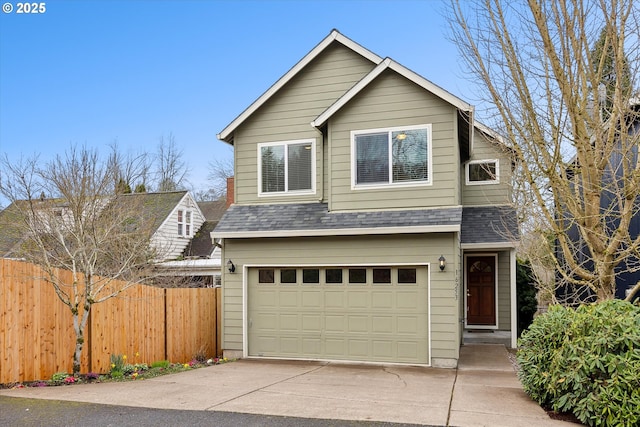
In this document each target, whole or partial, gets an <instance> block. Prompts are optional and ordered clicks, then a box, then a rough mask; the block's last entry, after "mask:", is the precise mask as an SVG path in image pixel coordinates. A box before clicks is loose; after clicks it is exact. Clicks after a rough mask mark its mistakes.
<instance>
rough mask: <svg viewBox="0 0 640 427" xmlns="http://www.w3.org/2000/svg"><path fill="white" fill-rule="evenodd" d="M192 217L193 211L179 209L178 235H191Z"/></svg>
mask: <svg viewBox="0 0 640 427" xmlns="http://www.w3.org/2000/svg"><path fill="white" fill-rule="evenodd" d="M192 218H193V214H192V212H191V211H187V210H183V209H178V236H185V237H190V236H191V233H192V229H193V228H192Z"/></svg>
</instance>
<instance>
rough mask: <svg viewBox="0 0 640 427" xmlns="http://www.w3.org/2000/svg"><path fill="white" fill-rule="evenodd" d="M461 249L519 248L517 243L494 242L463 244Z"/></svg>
mask: <svg viewBox="0 0 640 427" xmlns="http://www.w3.org/2000/svg"><path fill="white" fill-rule="evenodd" d="M460 247H461V248H462V249H465V250H484V249H513V248H517V247H518V243H517V242H493V243H462V244H460Z"/></svg>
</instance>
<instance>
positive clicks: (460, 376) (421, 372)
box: [0, 345, 571, 427]
mask: <svg viewBox="0 0 640 427" xmlns="http://www.w3.org/2000/svg"><path fill="white" fill-rule="evenodd" d="M0 395H5V396H14V397H28V398H36V399H54V400H71V401H77V402H90V403H101V404H112V405H123V406H134V407H146V408H162V409H182V410H208V411H225V412H242V413H251V414H265V415H281V416H289V417H302V418H324V419H338V420H369V421H384V422H394V423H406V424H423V425H437V426H444V425H454V426H483V425H491V426H511V427H517V426H526V427H529V426H531V425H536V426H544V425H549V426H561V425H565V426H566V425H571V424H569V423H563V422H559V421H552V420H550V419H549V418H548V417H547V415H546V414H545V412H544V411H543V410H542V409H540V407H539V406H538V405H537V404H536V403H534V402H532V401H531V400H530V399H529V398H528V397H527V396H526V395H525V394H524V392H523V391H522V389H521V387H520V384H519V382H518V380H517V378H516V375H515V371H514V370H513V367H512V366H511V364H510V362H509V360H508V358H507V352H506V350H505V348H504V346H496V345H469V346H465V347H463V348H462V355H461V359H460V366H459V368H458V369H457V370H455V369H435V368H423V367H411V366H380V365H361V364H357V365H355V364H342V363H327V362H307V361H272V360H239V361H236V362H233V363H227V364H223V365H217V366H210V367H206V368H200V369H196V370H193V371H188V372H183V373H179V374H173V375H166V376H162V377H157V378H153V379H150V380H143V381H129V382H121V383H102V384H82V385H74V386H63V387H44V388H26V389H15V390H2V391H0Z"/></svg>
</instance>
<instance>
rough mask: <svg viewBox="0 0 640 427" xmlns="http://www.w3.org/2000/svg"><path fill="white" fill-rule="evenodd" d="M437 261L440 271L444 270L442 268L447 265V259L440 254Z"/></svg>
mask: <svg viewBox="0 0 640 427" xmlns="http://www.w3.org/2000/svg"><path fill="white" fill-rule="evenodd" d="M438 262H439V263H440V271H444V268H445V267H446V266H447V260H446V259H445V258H444V255H440V258H438Z"/></svg>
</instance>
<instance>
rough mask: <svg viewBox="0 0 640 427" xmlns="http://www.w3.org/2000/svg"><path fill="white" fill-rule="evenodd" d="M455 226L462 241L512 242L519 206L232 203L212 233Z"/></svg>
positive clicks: (241, 234) (246, 234) (231, 234)
mask: <svg viewBox="0 0 640 427" xmlns="http://www.w3.org/2000/svg"><path fill="white" fill-rule="evenodd" d="M438 226H441V227H442V229H438ZM456 226H459V227H460V230H461V241H462V243H504V242H507V243H512V242H514V241H517V240H518V238H519V234H518V226H517V219H516V213H515V210H514V209H513V208H510V207H506V206H486V207H465V208H462V207H459V206H456V207H443V208H437V209H412V210H395V211H370V212H329V211H328V206H327V204H326V203H298V204H272V205H232V206H231V207H229V209H228V210H227V212H226V213H225V214H224V216H223V217H222V219H221V220H220V222H219V223H218V225H217V226H216V228H215V230H214V235H219V236H220V237H235V236H238V237H251V235H252V234H255V236H256V237H259V236H260V235H264V234H265V233H271V234H277V232H282V234H283V235H285V234H286V232H298V234H299V235H305V233H306V234H308V235H314V233H319V232H321V231H324V233H322V234H330V231H331V230H349V229H351V230H353V231H354V232H355V231H357V230H361V231H362V229H370V230H372V232H375V229H395V228H407V232H411V231H414V232H415V230H417V229H420V228H422V230H424V227H434V229H433V231H435V232H437V231H455V230H456ZM427 231H428V230H426V231H424V232H427ZM327 232H328V233H327ZM347 234H348V233H347ZM354 234H356V233H354Z"/></svg>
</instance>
